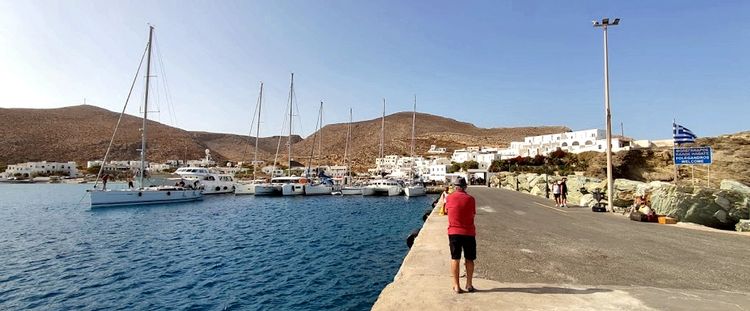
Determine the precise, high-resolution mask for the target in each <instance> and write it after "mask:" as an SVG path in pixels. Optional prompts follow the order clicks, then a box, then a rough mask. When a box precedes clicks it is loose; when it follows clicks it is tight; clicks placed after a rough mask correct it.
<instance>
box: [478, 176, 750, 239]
mask: <svg viewBox="0 0 750 311" xmlns="http://www.w3.org/2000/svg"><path fill="white" fill-rule="evenodd" d="M561 178H562V177H561V176H553V175H546V174H533V173H529V174H513V173H508V172H502V173H499V174H497V175H495V176H493V177H492V178H490V186H492V187H499V188H505V189H509V190H518V191H522V192H527V193H530V194H533V195H537V196H545V195H546V193H547V192H546V186H547V183H546V182H556V181H558V180H560V179H561ZM567 178H568V181H567V185H568V202H569V203H570V204H577V205H580V206H586V207H591V206H593V205H594V204H595V201H594V198H593V195H592V194H591V193H592V192H594V191H595V190H596V189H597V188H598V189H601V190H602V191H607V181H606V180H602V179H599V178H592V177H587V176H578V175H570V176H567ZM614 190H615V192H614V200H613V205H614V206H617V207H628V206H631V205H632V204H633V202H634V200H635V198H636V197H638V196H641V195H645V196H646V197H647V199H648V202H650V204H651V207H652V208H653V209H654V210H655V211H656V213H657V214H660V215H667V216H669V217H673V218H676V219H677V220H678V221H685V222H692V223H696V224H700V225H705V226H709V227H714V228H719V229H736V230H737V231H750V221H747V219H748V218H750V214H749V213H750V187H748V186H747V185H745V184H743V183H741V182H737V181H733V180H722V181H721V185H720V187H719V188H718V189H717V188H707V187H700V186H676V185H674V184H671V183H666V182H659V181H654V182H649V183H644V182H639V181H633V180H627V179H615V183H614ZM550 196H551V194H550ZM741 220H743V221H741Z"/></svg>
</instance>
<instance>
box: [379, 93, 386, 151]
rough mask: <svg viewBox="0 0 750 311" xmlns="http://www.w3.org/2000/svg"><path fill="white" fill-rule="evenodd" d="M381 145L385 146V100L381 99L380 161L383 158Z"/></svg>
mask: <svg viewBox="0 0 750 311" xmlns="http://www.w3.org/2000/svg"><path fill="white" fill-rule="evenodd" d="M383 145H385V98H383V118H381V121H380V158H381V159H382V158H383ZM381 161H382V160H381Z"/></svg>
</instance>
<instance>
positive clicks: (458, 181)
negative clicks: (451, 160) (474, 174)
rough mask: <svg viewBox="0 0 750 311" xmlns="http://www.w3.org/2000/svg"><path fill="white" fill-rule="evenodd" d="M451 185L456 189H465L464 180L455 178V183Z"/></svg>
mask: <svg viewBox="0 0 750 311" xmlns="http://www.w3.org/2000/svg"><path fill="white" fill-rule="evenodd" d="M453 185H454V186H456V188H461V189H466V178H463V177H459V178H457V179H456V181H454V182H453Z"/></svg>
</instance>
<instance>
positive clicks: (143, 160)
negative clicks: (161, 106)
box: [140, 26, 154, 188]
mask: <svg viewBox="0 0 750 311" xmlns="http://www.w3.org/2000/svg"><path fill="white" fill-rule="evenodd" d="M148 27H149V30H148V56H147V58H146V94H145V96H144V97H145V99H144V100H143V126H142V127H141V176H140V183H141V188H143V175H146V121H147V120H148V83H149V80H150V79H151V46H152V44H151V43H152V39H153V37H154V26H148Z"/></svg>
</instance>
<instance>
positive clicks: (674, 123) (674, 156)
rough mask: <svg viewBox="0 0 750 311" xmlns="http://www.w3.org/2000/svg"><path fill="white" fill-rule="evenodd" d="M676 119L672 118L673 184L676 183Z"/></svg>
mask: <svg viewBox="0 0 750 311" xmlns="http://www.w3.org/2000/svg"><path fill="white" fill-rule="evenodd" d="M675 134H677V119H672V163H673V164H674V184H675V185H677V154H676V153H677V139H675V138H674V136H675Z"/></svg>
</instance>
